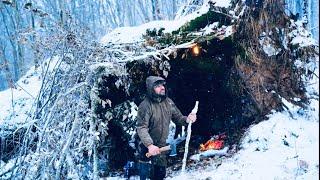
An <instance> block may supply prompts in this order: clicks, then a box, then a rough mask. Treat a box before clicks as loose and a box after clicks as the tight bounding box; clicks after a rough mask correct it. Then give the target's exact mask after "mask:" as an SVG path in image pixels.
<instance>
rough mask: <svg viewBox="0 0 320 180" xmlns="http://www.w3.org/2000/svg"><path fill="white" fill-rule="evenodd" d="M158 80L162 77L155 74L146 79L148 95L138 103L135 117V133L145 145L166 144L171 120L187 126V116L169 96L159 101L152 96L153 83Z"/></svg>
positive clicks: (160, 145)
mask: <svg viewBox="0 0 320 180" xmlns="http://www.w3.org/2000/svg"><path fill="white" fill-rule="evenodd" d="M158 80H164V79H163V78H161V77H155V76H151V77H149V78H148V79H147V82H146V84H147V92H148V93H147V94H148V96H147V97H146V98H145V99H144V100H143V101H142V102H141V104H140V105H139V109H138V115H137V117H136V120H137V133H138V136H139V138H140V139H141V142H142V143H143V144H144V145H145V146H146V147H148V146H149V145H150V144H154V145H156V146H158V147H162V146H165V145H166V139H167V138H168V134H169V124H170V121H171V120H172V121H173V122H174V123H176V124H177V125H183V126H187V123H186V119H187V117H186V116H183V115H182V114H181V112H180V110H179V109H178V108H177V106H176V105H175V104H174V102H173V101H172V100H171V99H170V98H168V97H166V98H164V99H162V100H161V101H160V100H156V99H155V98H154V96H152V93H153V84H154V83H155V82H156V81H158Z"/></svg>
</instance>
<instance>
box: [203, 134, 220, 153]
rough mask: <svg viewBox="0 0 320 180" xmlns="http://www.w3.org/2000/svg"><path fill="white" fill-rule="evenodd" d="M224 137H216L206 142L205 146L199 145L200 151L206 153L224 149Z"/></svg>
mask: <svg viewBox="0 0 320 180" xmlns="http://www.w3.org/2000/svg"><path fill="white" fill-rule="evenodd" d="M225 137H226V136H225V135H224V134H223V135H218V136H217V137H215V138H212V139H210V140H208V141H207V142H206V143H205V144H200V151H207V150H210V149H215V150H219V149H222V148H223V147H224V140H223V139H225Z"/></svg>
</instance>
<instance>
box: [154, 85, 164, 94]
mask: <svg viewBox="0 0 320 180" xmlns="http://www.w3.org/2000/svg"><path fill="white" fill-rule="evenodd" d="M153 89H154V92H155V93H156V94H158V95H163V96H164V95H166V88H165V87H164V85H163V84H158V85H156V86H154V88H153Z"/></svg>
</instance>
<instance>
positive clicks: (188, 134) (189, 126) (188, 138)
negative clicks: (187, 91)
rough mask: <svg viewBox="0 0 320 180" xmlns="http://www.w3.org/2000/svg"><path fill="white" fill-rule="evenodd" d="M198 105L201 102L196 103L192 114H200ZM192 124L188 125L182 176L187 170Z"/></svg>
mask: <svg viewBox="0 0 320 180" xmlns="http://www.w3.org/2000/svg"><path fill="white" fill-rule="evenodd" d="M198 104H199V101H196V105H195V106H194V108H193V109H192V111H191V114H197V112H198ZM191 124H192V122H189V124H188V130H187V139H186V144H185V146H184V155H183V160H182V170H181V174H182V175H183V174H184V172H185V169H186V163H187V155H188V149H189V141H190V137H191Z"/></svg>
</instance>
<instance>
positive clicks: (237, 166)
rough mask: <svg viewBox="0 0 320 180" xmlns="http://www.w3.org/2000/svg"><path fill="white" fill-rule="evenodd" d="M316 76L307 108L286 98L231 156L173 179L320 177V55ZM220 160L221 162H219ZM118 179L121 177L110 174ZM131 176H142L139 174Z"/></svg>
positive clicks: (311, 82)
mask: <svg viewBox="0 0 320 180" xmlns="http://www.w3.org/2000/svg"><path fill="white" fill-rule="evenodd" d="M316 62H317V65H316V67H317V69H316V70H315V76H314V77H313V79H310V80H308V81H307V83H306V86H307V88H306V89H307V95H308V96H309V97H315V96H316V98H311V100H310V104H309V106H308V108H307V109H302V108H300V107H298V106H295V105H293V104H291V103H289V102H288V101H286V100H285V99H282V101H283V103H284V104H285V105H286V106H287V107H288V110H286V111H283V112H275V111H273V112H272V113H271V114H270V115H268V119H267V120H265V121H263V122H260V123H258V124H256V125H252V126H251V127H250V128H249V130H248V131H247V133H246V134H245V136H244V138H243V139H242V141H241V145H240V148H241V150H239V151H238V152H237V153H236V154H234V155H233V156H231V157H230V158H227V157H221V160H220V161H217V162H215V160H213V161H212V162H211V165H209V166H207V167H201V169H200V168H196V169H194V168H193V169H192V170H190V169H188V166H187V169H186V170H187V172H186V173H185V174H181V170H180V171H177V172H175V173H173V174H169V175H168V177H167V178H166V179H172V180H186V179H188V180H192V179H194V180H205V179H206V180H207V179H218V180H239V179H240V180H242V179H243V180H248V179H255V180H256V179H257V180H260V179H261V180H269V179H270V180H271V179H272V180H274V179H277V180H280V179H281V180H284V179H287V180H289V179H290V180H291V179H301V180H302V179H303V180H316V179H319V78H318V77H319V68H318V67H319V58H317V60H316ZM220 163H221V164H220ZM107 179H112V180H119V179H124V178H122V177H109V178H107ZM132 179H139V178H138V177H137V176H135V177H133V178H132Z"/></svg>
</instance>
